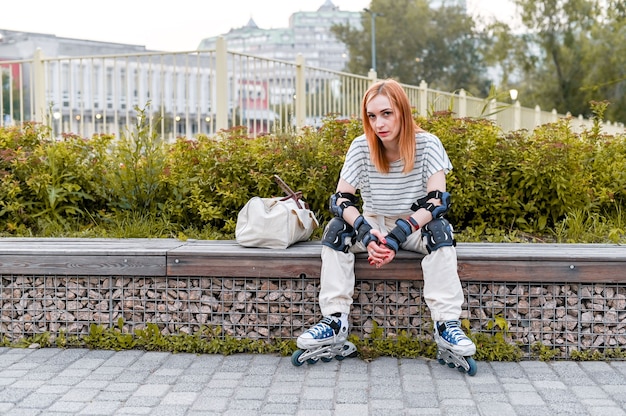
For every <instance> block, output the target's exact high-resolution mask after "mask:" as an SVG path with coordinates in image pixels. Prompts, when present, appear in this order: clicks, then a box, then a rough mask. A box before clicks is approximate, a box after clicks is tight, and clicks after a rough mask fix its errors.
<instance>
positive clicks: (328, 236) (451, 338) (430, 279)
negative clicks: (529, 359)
mask: <svg viewBox="0 0 626 416" xmlns="http://www.w3.org/2000/svg"><path fill="white" fill-rule="evenodd" d="M361 110H362V114H363V127H364V131H365V134H364V135H362V136H359V137H357V138H356V139H354V141H353V142H352V144H351V146H350V149H349V150H348V153H347V154H346V159H345V163H344V165H343V168H342V170H341V174H340V179H339V183H338V184H337V190H336V193H335V194H334V195H333V196H331V198H330V210H331V212H332V213H333V214H334V215H335V217H334V218H333V219H332V220H331V221H330V222H329V224H328V226H327V227H326V229H325V231H324V236H323V238H322V254H321V255H322V270H321V281H320V293H319V303H320V309H321V312H322V314H323V315H324V318H323V319H322V320H321V322H319V323H318V324H316V325H314V326H313V327H312V328H310V329H309V330H307V331H305V332H304V333H303V334H302V335H300V336H299V337H298V340H297V345H298V347H299V348H302V349H305V350H308V351H301V352H300V354H303V353H304V355H303V357H302V361H301V362H303V361H304V360H306V359H307V358H308V359H313V360H314V361H315V359H317V358H320V357H326V358H330V357H332V356H334V355H333V354H335V355H336V354H337V353H339V354H341V355H344V356H345V355H348V353H353V352H354V351H355V350H356V349H355V348H353V347H354V346H353V345H352V344H351V343H349V342H347V341H346V338H347V336H348V326H349V323H348V315H349V313H350V306H351V305H352V295H353V293H354V284H355V276H354V261H355V256H354V253H357V252H365V251H367V253H368V260H369V262H370V264H371V265H373V266H375V267H383V266H385V265H386V264H388V263H389V262H391V261H393V259H394V258H395V256H396V254H397V252H398V250H399V249H400V248H402V249H405V250H411V251H418V252H422V253H424V254H426V256H425V257H424V258H423V260H422V271H423V276H424V298H425V300H426V303H427V305H428V307H429V309H430V312H431V317H432V320H433V322H434V336H435V341H436V342H437V345H438V346H439V348H440V350H447V351H451V352H452V353H453V355H458V356H461V358H462V357H468V356H471V355H473V354H474V353H475V352H476V346H475V345H474V343H473V342H472V341H471V340H470V339H469V338H468V337H467V336H466V335H465V334H464V333H463V331H462V329H461V327H460V321H459V317H460V315H461V306H462V304H463V290H462V287H461V283H460V280H459V276H458V273H457V258H456V250H455V247H454V239H453V235H452V227H451V226H450V223H449V222H448V221H447V220H446V219H445V218H443V215H444V214H445V213H446V211H447V209H448V207H449V204H450V194H449V193H447V192H446V174H447V173H448V172H449V171H450V170H451V169H452V165H451V163H450V160H449V159H448V155H447V153H446V151H445V149H444V148H443V145H442V144H441V141H440V140H439V139H438V138H437V137H436V136H434V135H432V134H430V133H427V132H426V131H424V130H422V129H420V128H419V127H418V126H417V125H416V124H415V121H414V119H413V115H412V112H411V107H410V104H409V100H408V97H407V95H406V93H405V92H404V90H403V88H402V87H401V86H400V84H398V83H397V82H396V81H393V80H384V81H379V82H377V83H375V84H373V85H372V86H371V87H370V88H369V89H368V90H367V92H366V93H365V96H364V97H363V102H362V106H361ZM357 190H358V191H360V196H361V198H362V209H363V213H362V214H361V213H360V212H359V210H358V208H357V206H356V203H357V202H358V200H357V197H356V196H355V195H356V193H357ZM418 230H419V231H420V232H417V231H418ZM346 345H347V346H348V347H346ZM329 351H330V352H329ZM438 358H440V357H438ZM444 358H445V357H444ZM440 362H441V361H440ZM446 362H447V361H446ZM294 364H296V362H295V361H294ZM474 365H475V364H474ZM466 369H467V368H466ZM468 371H469V370H468ZM474 372H475V369H474Z"/></svg>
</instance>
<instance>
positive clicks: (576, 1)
mask: <svg viewBox="0 0 626 416" xmlns="http://www.w3.org/2000/svg"><path fill="white" fill-rule="evenodd" d="M515 3H516V5H517V6H518V8H519V10H520V15H521V19H522V23H523V26H524V28H523V30H522V31H521V33H518V34H514V33H512V31H511V30H510V28H508V27H507V26H506V25H505V24H502V23H497V24H494V25H492V26H490V28H489V36H488V39H489V40H490V42H491V46H492V48H491V51H490V52H487V53H485V54H484V56H486V58H487V62H488V63H489V64H495V63H497V64H498V65H499V67H500V68H501V69H502V72H503V76H502V82H503V83H505V84H506V83H509V82H510V83H512V84H515V83H517V85H516V86H517V88H518V89H519V90H520V100H521V101H522V102H524V103H528V104H530V105H534V104H538V105H539V106H540V107H541V108H543V109H547V110H550V109H553V108H554V109H556V110H557V111H558V112H559V113H562V114H564V113H566V112H570V113H572V114H573V115H578V114H582V115H584V116H586V117H589V116H592V111H591V104H590V103H591V101H603V100H608V101H610V102H611V103H612V104H614V105H611V106H609V108H608V110H607V112H606V114H605V115H606V116H608V117H609V118H610V119H613V120H617V121H624V120H626V98H625V94H624V92H625V90H626V69H625V68H626V53H625V52H626V46H625V45H624V42H623V39H624V38H625V36H626V25H625V23H626V17H625V15H626V11H625V9H626V6H625V5H624V2H623V0H515Z"/></svg>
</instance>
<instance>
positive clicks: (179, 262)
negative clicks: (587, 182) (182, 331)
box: [0, 238, 626, 283]
mask: <svg viewBox="0 0 626 416" xmlns="http://www.w3.org/2000/svg"><path fill="white" fill-rule="evenodd" d="M320 251H321V243H320V242H319V241H311V242H305V243H298V244H296V245H294V246H292V247H290V248H288V249H285V250H273V249H264V248H247V247H242V246H240V245H239V244H237V242H236V241H234V240H219V241H217V240H215V241H207V240H189V241H179V240H175V239H71V238H70V239H64V238H61V239H56V238H45V239H36V238H0V273H3V274H31V275H36V274H63V275H68V274H74V275H81V274H82V275H97V276H102V275H119V276H132V275H137V276H165V275H170V276H216V277H277V278H297V277H300V276H306V277H308V278H319V273H320V268H321V259H320ZM457 254H458V261H459V275H460V277H461V279H462V280H468V281H469V280H472V281H496V282H508V281H510V282H513V281H524V282H557V281H559V282H563V281H570V282H608V283H611V282H626V267H625V266H626V247H624V246H620V245H613V244H520V243H459V244H458V246H457ZM366 257H367V256H366V255H365V254H364V253H361V254H358V255H357V262H356V266H355V271H356V275H357V278H359V279H377V280H379V279H380V280H384V279H394V280H395V279H398V280H416V279H422V271H421V267H420V260H421V258H422V257H423V255H422V254H419V253H413V252H407V251H401V252H400V253H399V254H398V256H397V258H396V259H395V260H394V261H393V262H392V263H390V264H388V265H386V266H385V267H383V268H381V269H376V268H374V267H372V266H370V265H369V264H368V263H367V260H366Z"/></svg>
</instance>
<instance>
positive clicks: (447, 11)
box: [332, 0, 490, 96]
mask: <svg viewBox="0 0 626 416" xmlns="http://www.w3.org/2000/svg"><path fill="white" fill-rule="evenodd" d="M428 3H429V2H428V1H427V0H372V2H371V4H370V10H372V12H374V13H377V14H380V16H378V17H376V70H377V75H378V78H388V77H393V78H395V79H397V80H398V81H399V82H403V83H407V84H413V85H418V84H419V83H420V81H422V80H425V81H426V82H428V83H429V86H430V87H431V88H435V89H440V90H444V91H453V90H458V89H461V88H463V89H465V90H467V91H468V92H470V93H472V94H474V95H479V96H484V95H486V94H487V93H488V91H489V84H490V82H489V81H488V80H487V78H486V76H485V73H486V70H485V66H484V60H483V59H482V56H481V54H480V45H481V43H482V42H483V41H484V40H483V39H482V37H481V34H480V33H478V32H477V31H476V30H475V23H474V21H473V19H472V18H471V17H469V16H467V15H466V14H465V13H464V12H463V10H462V9H460V8H458V7H442V8H439V9H431V8H430V7H429V5H428ZM362 26H363V29H362V30H359V29H357V28H354V27H350V26H348V25H335V26H334V27H333V28H332V31H333V33H334V34H335V35H336V36H337V38H338V39H339V40H341V41H342V42H344V43H345V44H346V45H347V47H348V50H349V52H350V61H349V62H348V65H347V68H346V71H348V72H351V73H356V74H359V73H361V74H366V73H367V72H368V71H369V69H370V68H371V67H372V64H371V62H372V56H371V39H372V24H371V15H370V14H369V13H367V12H363V17H362Z"/></svg>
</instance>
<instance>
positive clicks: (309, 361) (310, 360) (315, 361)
mask: <svg viewBox="0 0 626 416" xmlns="http://www.w3.org/2000/svg"><path fill="white" fill-rule="evenodd" d="M319 360H320V359H319V358H309V359H308V360H306V362H307V363H308V364H311V365H313V364H317V362H318V361H319Z"/></svg>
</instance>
